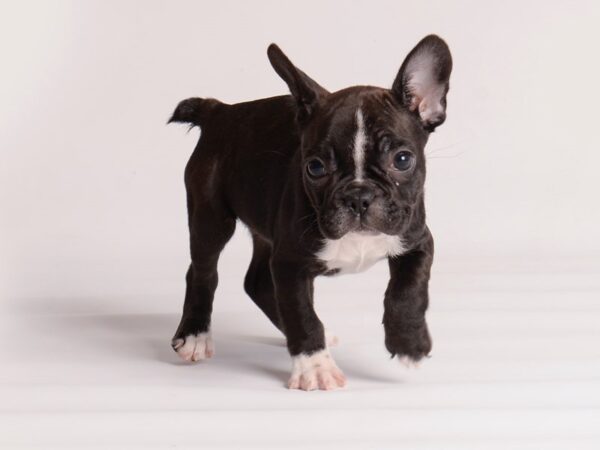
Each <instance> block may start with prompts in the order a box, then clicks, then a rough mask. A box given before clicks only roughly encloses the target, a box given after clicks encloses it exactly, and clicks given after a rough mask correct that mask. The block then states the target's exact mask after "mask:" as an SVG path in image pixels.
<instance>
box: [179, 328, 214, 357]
mask: <svg viewBox="0 0 600 450" xmlns="http://www.w3.org/2000/svg"><path fill="white" fill-rule="evenodd" d="M171 347H173V350H175V351H176V352H177V354H178V355H179V356H180V357H181V358H183V359H184V360H186V361H190V362H192V361H201V360H203V359H208V358H211V357H212V356H213V355H214V354H215V347H214V344H213V340H212V337H211V335H210V331H207V332H205V333H198V334H188V335H187V336H184V337H179V338H178V337H175V338H173V340H172V341H171Z"/></svg>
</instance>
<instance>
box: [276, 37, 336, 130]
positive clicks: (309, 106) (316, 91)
mask: <svg viewBox="0 0 600 450" xmlns="http://www.w3.org/2000/svg"><path fill="white" fill-rule="evenodd" d="M267 55H268V56H269V61H270V62H271V65H272V66H273V69H275V72H277V74H278V75H279V76H280V77H281V78H282V79H283V81H285V82H286V83H287V85H288V87H289V88H290V92H291V93H292V96H293V97H294V99H295V100H296V102H297V104H298V120H299V121H300V122H302V121H306V120H307V119H308V118H309V117H310V116H311V114H312V113H313V112H314V110H315V109H316V107H317V105H318V103H319V99H320V98H322V97H324V96H325V95H327V94H328V92H327V91H326V90H325V89H324V88H322V87H321V86H319V84H318V83H317V82H316V81H314V80H313V79H312V78H310V77H309V76H308V75H306V74H305V73H304V72H302V71H301V70H300V69H298V68H297V67H296V66H294V64H292V62H291V61H290V60H289V59H288V57H287V56H285V54H284V53H283V52H282V51H281V49H280V48H279V47H278V46H277V45H276V44H271V45H269V48H268V49H267Z"/></svg>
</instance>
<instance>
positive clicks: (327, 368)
mask: <svg viewBox="0 0 600 450" xmlns="http://www.w3.org/2000/svg"><path fill="white" fill-rule="evenodd" d="M345 385H346V377H344V374H343V373H342V371H341V370H340V369H339V368H338V366H337V365H336V364H335V361H334V360H333V358H332V357H331V355H330V354H329V351H328V350H327V349H324V350H320V351H318V352H316V353H313V354H312V355H304V354H300V355H298V356H293V357H292V376H291V377H290V380H289V381H288V387H289V388H290V389H302V390H303V391H313V390H315V389H322V390H325V391H329V390H333V389H337V388H341V387H344V386H345Z"/></svg>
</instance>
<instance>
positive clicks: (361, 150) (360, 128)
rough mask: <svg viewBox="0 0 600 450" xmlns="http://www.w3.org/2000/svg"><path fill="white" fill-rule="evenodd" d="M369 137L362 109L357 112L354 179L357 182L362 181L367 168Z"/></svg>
mask: <svg viewBox="0 0 600 450" xmlns="http://www.w3.org/2000/svg"><path fill="white" fill-rule="evenodd" d="M366 142H367V135H366V134H365V120H364V118H363V114H362V111H361V110H360V108H358V109H357V110H356V134H355V135H354V149H353V155H354V170H355V172H354V178H355V179H356V181H362V179H363V175H364V167H365V144H366Z"/></svg>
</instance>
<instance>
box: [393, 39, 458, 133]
mask: <svg viewBox="0 0 600 450" xmlns="http://www.w3.org/2000/svg"><path fill="white" fill-rule="evenodd" d="M450 72H452V55H450V49H449V48H448V45H446V43H445V42H444V41H443V40H442V39H441V38H440V37H438V36H435V35H433V34H431V35H429V36H426V37H425V38H424V39H423V40H422V41H421V42H419V43H418V44H417V46H416V47H415V48H413V49H412V51H411V52H410V53H409V54H408V56H407V57H406V59H405V60H404V62H403V63H402V66H401V67H400V70H399V71H398V75H397V76H396V79H395V80H394V84H393V85H392V92H393V93H394V94H395V95H396V97H397V98H398V99H399V100H400V102H401V103H402V104H403V105H404V106H405V107H406V108H408V109H409V110H410V111H414V112H416V113H418V115H419V118H420V119H421V123H422V124H423V127H424V128H425V129H426V130H427V131H433V130H434V129H435V127H437V126H438V125H441V124H442V123H443V122H444V120H445V119H446V93H447V92H448V88H449V80H450Z"/></svg>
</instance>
